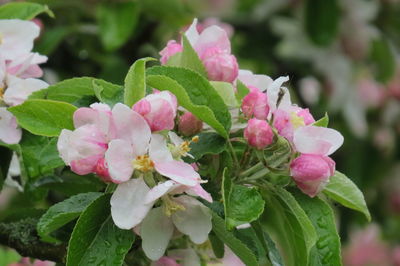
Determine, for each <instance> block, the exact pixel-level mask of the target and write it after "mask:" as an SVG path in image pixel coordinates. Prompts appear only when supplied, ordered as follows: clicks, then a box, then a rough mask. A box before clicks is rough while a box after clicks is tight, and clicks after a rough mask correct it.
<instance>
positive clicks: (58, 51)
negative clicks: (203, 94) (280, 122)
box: [32, 0, 400, 265]
mask: <svg viewBox="0 0 400 266" xmlns="http://www.w3.org/2000/svg"><path fill="white" fill-rule="evenodd" d="M32 2H38V3H42V4H46V5H48V6H49V8H50V9H51V10H52V11H53V12H54V14H55V16H56V17H55V19H52V18H50V17H47V16H46V15H41V16H40V17H39V22H38V23H41V24H42V34H41V36H40V37H39V39H38V40H37V43H36V44H35V50H36V51H38V52H40V53H42V54H45V55H47V56H48V57H49V60H48V62H47V64H45V65H44V66H43V67H44V69H45V80H47V81H48V82H49V83H55V82H57V81H60V80H63V79H66V78H71V77H77V76H93V77H98V78H102V79H105V80H108V81H110V82H114V83H118V84H122V83H123V78H124V77H125V74H126V73H127V71H128V68H129V66H130V65H131V64H132V63H133V62H134V60H136V59H138V58H141V57H146V56H152V57H156V58H158V57H159V55H158V52H159V51H160V50H161V49H162V48H163V47H164V46H165V44H166V42H167V41H168V40H170V39H178V38H179V33H180V32H182V31H183V30H184V29H185V27H187V26H188V25H190V23H191V21H192V20H193V18H195V17H198V18H199V20H200V22H202V23H203V25H204V26H206V25H210V24H218V25H221V26H222V27H224V28H225V29H226V30H227V31H228V32H229V33H232V37H231V41H232V49H233V53H234V54H235V55H236V56H237V58H238V62H239V66H240V68H241V69H250V70H252V71H253V72H254V73H259V74H267V75H269V76H271V77H272V78H274V79H275V78H277V77H279V76H282V75H289V77H290V82H289V84H288V86H289V87H290V89H291V91H292V100H293V101H296V102H298V103H299V105H301V106H302V107H308V108H310V110H311V113H312V114H313V115H314V117H316V118H319V117H322V116H323V115H324V113H325V112H326V111H328V113H329V116H330V127H332V128H335V129H337V130H339V131H341V132H342V134H343V135H344V136H345V143H344V145H343V147H342V148H341V149H340V150H339V151H338V152H336V153H335V156H334V159H335V160H336V164H337V170H339V171H341V172H344V173H346V175H347V176H349V177H350V178H352V179H353V181H354V182H355V183H356V184H357V185H358V186H359V187H360V188H361V189H362V190H363V192H364V193H365V196H366V200H367V203H368V205H369V208H370V211H371V213H372V216H373V223H374V224H375V225H374V226H375V227H374V230H375V229H376V230H375V231H376V232H375V233H374V234H373V233H371V234H372V235H373V237H370V238H369V239H368V238H367V237H366V236H367V235H368V230H371V226H369V227H367V226H368V225H367V222H366V220H365V218H364V217H363V216H362V215H361V214H358V213H356V212H353V211H349V210H346V209H344V208H341V207H337V208H336V211H337V217H338V225H339V227H340V234H341V238H342V241H343V243H344V248H345V249H347V251H345V252H344V257H345V262H346V265H392V264H391V263H393V262H387V264H386V261H385V260H384V259H386V257H388V256H394V255H393V254H394V253H395V247H396V246H400V156H399V155H400V143H399V133H400V65H399V63H400V61H399V60H400V58H399V49H400V1H397V0H381V1H378V0H168V1H167V0H142V1H117V0H112V1H111V0H110V1H97V0H68V1H66V0H37V1H32ZM360 230H361V231H360ZM365 230H366V231H365ZM355 232H356V233H355ZM357 232H359V234H361V235H364V236H365V237H364V239H363V238H362V237H357V236H355V235H357ZM360 232H361V233H360ZM371 239H372V240H371ZM346 243H347V244H346ZM363 245H367V246H366V248H365V249H363V252H362V254H361V255H360V254H358V253H357V252H356V251H353V250H352V247H354V246H363ZM368 245H369V246H368ZM367 247H368V248H369V249H368V248H367ZM377 249H379V251H377ZM381 249H382V250H383V251H382V250H381ZM368 250H372V251H368ZM381 251H382V252H384V253H385V254H384V259H380V261H379V262H378V264H376V262H374V261H369V262H370V264H367V263H368V260H369V257H368V253H374V252H381ZM356 253H357V254H356ZM376 254H377V253H375V257H376V256H377V255H376ZM352 256H353V257H354V256H355V257H356V256H361V257H363V259H364V261H363V260H361V262H360V261H356V260H355V259H354V258H353V257H352ZM352 259H353V260H352ZM388 260H389V259H388ZM357 263H358V264H357ZM396 265H400V262H399V264H396Z"/></svg>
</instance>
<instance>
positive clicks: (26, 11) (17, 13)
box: [0, 2, 54, 20]
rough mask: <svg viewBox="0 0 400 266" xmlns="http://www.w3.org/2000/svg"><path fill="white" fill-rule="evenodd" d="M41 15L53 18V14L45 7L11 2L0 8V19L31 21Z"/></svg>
mask: <svg viewBox="0 0 400 266" xmlns="http://www.w3.org/2000/svg"><path fill="white" fill-rule="evenodd" d="M41 13H46V14H47V15H49V16H50V17H52V18H54V14H53V12H51V10H50V9H49V8H48V7H47V6H46V5H41V4H36V3H26V2H19V3H18V2H12V3H7V4H4V5H2V6H0V19H22V20H31V19H33V18H34V17H36V16H37V15H39V14H41Z"/></svg>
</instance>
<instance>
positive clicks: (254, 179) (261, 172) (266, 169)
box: [241, 168, 270, 183]
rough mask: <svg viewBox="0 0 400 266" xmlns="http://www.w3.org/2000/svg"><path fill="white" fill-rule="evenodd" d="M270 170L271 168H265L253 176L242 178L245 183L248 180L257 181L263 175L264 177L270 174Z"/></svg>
mask: <svg viewBox="0 0 400 266" xmlns="http://www.w3.org/2000/svg"><path fill="white" fill-rule="evenodd" d="M269 172H270V170H269V169H268V168H263V169H261V170H260V171H258V172H257V173H255V174H254V175H252V176H249V177H248V178H244V179H243V180H241V181H242V182H243V183H246V182H248V181H256V180H258V179H260V178H262V177H264V176H265V175H266V174H268V173H269Z"/></svg>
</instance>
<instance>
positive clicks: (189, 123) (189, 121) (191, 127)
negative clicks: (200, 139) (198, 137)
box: [178, 112, 203, 136]
mask: <svg viewBox="0 0 400 266" xmlns="http://www.w3.org/2000/svg"><path fill="white" fill-rule="evenodd" d="M178 129H179V132H180V133H181V134H182V135H184V136H193V135H195V134H197V133H199V132H200V131H201V130H202V129H203V121H201V120H200V119H198V118H197V117H195V116H194V115H193V114H192V113H189V112H186V113H184V114H183V115H182V116H181V117H180V118H179V124H178Z"/></svg>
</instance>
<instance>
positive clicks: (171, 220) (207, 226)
mask: <svg viewBox="0 0 400 266" xmlns="http://www.w3.org/2000/svg"><path fill="white" fill-rule="evenodd" d="M163 206H164V207H157V208H154V209H152V210H151V211H150V212H149V214H148V215H147V216H146V218H145V219H144V220H143V222H142V224H141V226H140V236H141V238H142V248H143V251H144V252H145V254H146V255H147V257H149V258H150V259H152V260H158V259H160V258H161V257H162V256H163V255H164V253H165V250H166V248H167V246H168V243H169V241H170V239H171V238H172V235H173V232H174V228H176V229H177V230H178V231H179V232H181V233H183V234H185V235H188V236H189V238H190V240H191V241H193V242H194V243H195V244H201V243H204V242H205V241H206V240H207V238H208V233H209V232H210V231H211V228H212V224H211V214H210V212H209V209H208V208H207V207H205V206H204V205H203V204H201V203H200V202H199V201H197V200H196V199H194V198H191V197H189V196H179V197H176V198H174V199H170V200H169V201H167V203H166V204H165V205H163ZM165 209H167V210H168V209H171V210H172V211H173V212H172V213H169V212H166V211H165Z"/></svg>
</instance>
